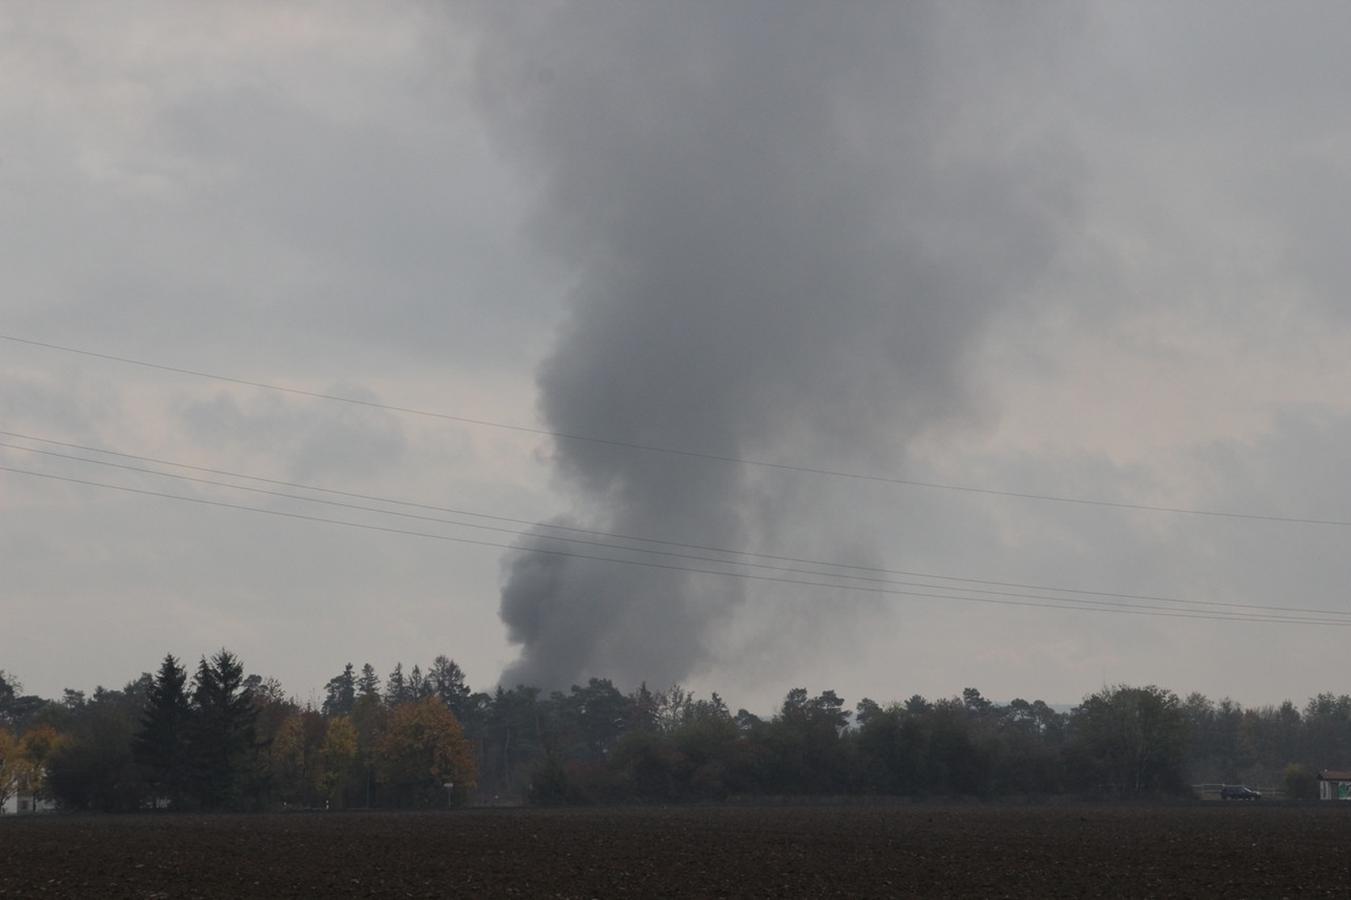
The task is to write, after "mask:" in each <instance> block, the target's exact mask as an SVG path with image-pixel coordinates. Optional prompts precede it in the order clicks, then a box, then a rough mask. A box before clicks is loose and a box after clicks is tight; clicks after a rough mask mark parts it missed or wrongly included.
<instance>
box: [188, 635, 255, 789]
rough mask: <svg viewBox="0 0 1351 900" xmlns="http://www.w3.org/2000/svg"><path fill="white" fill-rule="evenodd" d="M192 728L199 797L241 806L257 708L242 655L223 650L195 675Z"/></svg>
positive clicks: (199, 668) (195, 773)
mask: <svg viewBox="0 0 1351 900" xmlns="http://www.w3.org/2000/svg"><path fill="white" fill-rule="evenodd" d="M192 699H193V707H194V712H195V716H194V727H193V729H192V750H193V754H192V755H193V762H194V764H195V771H194V773H193V775H194V782H195V787H196V794H197V799H198V801H199V802H200V803H201V805H202V806H203V807H206V808H208V809H212V808H217V807H222V806H232V805H238V804H239V803H240V801H241V800H242V796H243V788H244V780H245V777H246V775H247V770H248V766H249V763H250V755H251V753H252V750H253V740H254V735H253V730H254V729H253V724H254V717H255V715H256V709H255V707H254V704H253V697H252V693H251V691H250V690H249V689H248V688H247V687H246V686H245V685H244V667H243V665H241V664H240V662H239V658H238V657H236V656H235V655H234V654H233V653H231V652H230V651H228V650H224V649H222V650H221V651H220V652H219V653H217V654H216V655H215V656H212V657H211V659H210V660H207V659H206V658H205V657H203V658H202V660H201V662H200V663H199V664H198V666H197V674H196V676H195V677H194V678H193V697H192Z"/></svg>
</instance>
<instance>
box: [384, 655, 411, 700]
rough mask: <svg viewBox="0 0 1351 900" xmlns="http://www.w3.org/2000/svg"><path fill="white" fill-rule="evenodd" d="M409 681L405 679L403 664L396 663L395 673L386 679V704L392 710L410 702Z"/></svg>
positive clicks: (391, 673)
mask: <svg viewBox="0 0 1351 900" xmlns="http://www.w3.org/2000/svg"><path fill="white" fill-rule="evenodd" d="M408 699H409V697H408V681H407V679H405V678H404V677H403V663H401V662H399V663H395V664H394V671H393V672H390V673H389V678H387V679H385V703H386V704H387V705H388V706H389V707H390V708H391V709H392V708H393V707H395V706H398V705H399V704H400V703H406V702H407V701H408Z"/></svg>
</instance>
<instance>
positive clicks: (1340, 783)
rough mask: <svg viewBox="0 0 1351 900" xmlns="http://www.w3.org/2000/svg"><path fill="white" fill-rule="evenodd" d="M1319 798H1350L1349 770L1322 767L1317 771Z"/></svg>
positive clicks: (1350, 774)
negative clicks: (1322, 768)
mask: <svg viewBox="0 0 1351 900" xmlns="http://www.w3.org/2000/svg"><path fill="white" fill-rule="evenodd" d="M1318 799H1319V800H1351V772H1346V771H1341V770H1337V769H1324V770H1323V771H1321V772H1319V773H1318Z"/></svg>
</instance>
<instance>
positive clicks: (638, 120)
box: [474, 0, 1072, 687]
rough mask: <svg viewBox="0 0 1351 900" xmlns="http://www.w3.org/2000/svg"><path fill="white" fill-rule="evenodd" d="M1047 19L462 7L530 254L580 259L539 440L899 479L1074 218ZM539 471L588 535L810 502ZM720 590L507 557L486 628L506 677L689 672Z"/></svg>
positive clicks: (671, 465) (791, 8) (585, 451)
mask: <svg viewBox="0 0 1351 900" xmlns="http://www.w3.org/2000/svg"><path fill="white" fill-rule="evenodd" d="M1061 13H1062V11H1061V10H1059V9H1057V8H1055V7H1051V6H1048V5H1045V4H1042V5H1039V6H1037V7H1036V8H1035V9H1031V10H1030V9H1029V8H1027V7H1026V6H1022V5H1019V6H1018V7H1017V9H1015V8H1014V6H1013V5H1003V4H988V5H976V4H946V3H944V4H937V3H935V4H917V3H892V2H887V3H864V2H856V3H855V2H851V3H821V2H815V0H812V2H803V3H793V2H785V0H768V2H751V0H737V2H727V3H724V2H716V3H699V2H690V3H641V2H619V3H576V4H566V5H562V6H543V5H538V4H529V5H528V6H520V5H517V4H492V5H491V6H487V7H484V8H483V9H482V10H481V11H480V14H479V16H478V17H477V21H476V22H475V23H474V25H475V27H476V28H477V29H478V30H479V32H480V39H481V42H482V43H481V47H480V52H481V70H480V75H481V78H482V89H483V96H484V107H485V109H486V110H487V114H488V116H489V119H490V121H491V123H492V125H493V127H494V130H495V134H496V136H497V138H498V139H499V141H500V143H501V146H502V147H504V148H506V149H507V152H509V153H511V154H513V155H514V156H515V158H516V159H517V161H519V162H520V163H521V164H522V166H523V169H522V170H523V171H525V172H528V173H529V175H530V176H531V177H534V178H537V179H538V183H539V184H540V185H541V190H542V196H543V199H542V204H541V209H540V213H539V218H538V222H537V228H538V234H539V236H540V238H541V240H542V242H543V243H544V244H545V245H546V247H547V248H548V249H550V250H551V251H553V252H555V253H557V254H559V255H560V256H561V257H563V258H564V259H565V260H566V261H567V262H568V263H570V264H572V265H573V266H575V271H576V282H575V285H574V288H573V290H572V292H571V297H570V304H571V315H570V318H569V319H568V320H567V322H566V324H565V325H564V327H563V328H562V330H561V333H560V334H559V335H558V338H557V343H556V345H555V347H554V349H553V352H552V354H551V355H550V357H549V358H548V359H547V361H546V362H545V363H544V364H543V366H542V367H541V369H540V371H539V376H538V382H539V390H540V404H541V409H542V413H543V417H544V420H545V421H546V422H547V423H548V425H549V427H551V428H553V429H556V430H559V431H563V432H571V433H577V434H592V435H599V436H605V437H609V438H613V439H617V440H621V441H630V442H635V443H642V444H652V445H661V446H671V447H680V448H689V449H694V450H700V451H706V452H710V453H717V454H723V455H734V456H741V457H753V458H761V459H773V460H782V461H794V462H798V461H803V460H806V461H810V462H814V463H821V464H830V465H832V466H837V467H838V466H841V465H843V464H850V463H853V464H857V465H860V466H866V467H868V468H871V469H874V470H884V471H892V472H896V471H900V467H903V466H904V462H905V450H906V446H907V443H908V441H909V440H910V439H912V438H913V437H914V436H915V435H916V434H918V433H919V432H921V431H922V430H923V429H925V428H926V427H930V426H932V425H934V424H935V423H937V422H940V421H943V420H946V419H947V418H949V417H953V416H961V415H964V414H967V413H969V411H970V398H969V396H968V392H967V390H966V388H965V385H964V382H963V359H964V354H966V353H967V352H968V351H969V350H970V348H971V346H972V344H973V342H974V339H975V338H977V337H978V336H979V335H980V332H981V330H982V328H983V327H984V326H985V325H986V324H987V323H988V322H989V321H990V320H991V317H992V314H993V313H995V312H997V311H999V310H1001V309H1003V308H1005V307H1006V306H1007V305H1008V304H1009V303H1010V302H1012V301H1014V300H1016V299H1017V297H1018V296H1019V295H1020V293H1022V292H1024V291H1025V290H1026V289H1027V288H1028V286H1029V285H1030V284H1031V283H1032V281H1033V279H1034V278H1035V277H1036V276H1037V274H1038V273H1039V272H1040V271H1041V270H1042V269H1043V268H1044V267H1045V265H1046V263H1047V261H1048V259H1049V258H1050V254H1051V252H1052V250H1053V248H1054V246H1055V244H1056V239H1057V238H1056V233H1057V231H1058V229H1059V228H1061V227H1063V225H1062V223H1063V222H1064V220H1065V219H1066V216H1067V213H1068V212H1069V209H1070V207H1071V205H1072V204H1071V199H1072V198H1071V196H1070V192H1069V191H1068V190H1067V187H1066V182H1067V173H1068V172H1069V171H1070V169H1071V168H1072V167H1071V166H1068V165H1067V164H1066V157H1067V154H1066V153H1065V152H1064V150H1063V149H1062V148H1060V147H1059V146H1058V145H1057V143H1056V142H1055V141H1054V136H1053V135H1050V134H1048V130H1047V129H1046V128H1045V127H1043V126H1042V125H1041V124H1040V123H1041V122H1042V121H1043V120H1044V118H1045V115H1046V110H1045V109H1044V108H1043V107H1044V104H1045V103H1046V102H1047V101H1045V100H1044V99H1043V98H1044V97H1046V96H1047V91H1048V88H1049V87H1050V86H1051V85H1052V84H1053V82H1054V76H1055V71H1054V69H1055V64H1054V62H1053V61H1054V59H1055V52H1054V50H1055V47H1056V46H1057V45H1059V44H1060V43H1062V41H1061V40H1060V39H1059V37H1058V36H1057V34H1056V30H1057V29H1058V28H1062V27H1063V22H1062V21H1061ZM555 465H556V467H557V474H558V476H559V478H560V479H561V480H562V482H563V483H564V484H565V485H566V486H567V487H568V488H569V489H570V491H571V492H572V494H573V496H574V498H575V508H574V510H573V512H572V513H571V514H570V515H569V516H568V517H566V519H565V520H566V521H568V522H573V523H581V524H583V525H585V526H586V527H592V528H602V529H605V530H607V531H615V532H622V533H631V534H638V535H647V536H654V537H661V538H668V539H673V540H678V541H689V542H694V543H699V544H705V545H718V546H733V547H737V546H742V547H745V546H752V545H753V546H755V547H776V543H775V536H776V534H778V533H780V530H779V527H778V523H779V521H780V518H779V517H780V516H782V515H784V512H785V505H787V507H788V508H789V510H790V511H791V510H793V507H794V506H795V505H796V506H798V507H799V508H797V509H796V510H795V512H796V513H797V514H799V515H801V516H806V515H811V514H813V512H814V511H813V510H812V509H803V508H800V507H801V505H802V504H801V503H795V502H787V503H786V501H785V498H791V497H792V496H794V494H793V488H792V487H791V485H789V484H787V482H786V481H776V480H774V479H775V476H771V475H765V474H764V473H763V472H755V471H751V470H749V469H746V468H741V467H737V466H733V465H726V464H721V463H713V462H708V461H701V460H696V459H689V458H681V457H673V456H667V455H661V454H652V453H643V452H637V451H632V450H624V449H618V448H612V447H605V446H601V445H595V444H586V443H577V442H569V441H559V442H557V446H556V450H555ZM766 498H768V499H766ZM771 511H772V512H771ZM830 529H831V523H830V522H828V521H825V522H822V523H821V529H820V530H821V532H822V536H821V538H820V539H821V540H822V541H823V542H826V545H827V546H829V544H828V542H829V535H828V532H829V531H830ZM788 549H791V548H788ZM836 549H838V550H841V551H843V550H845V549H850V550H854V551H857V550H858V548H836ZM853 555H855V556H857V555H858V553H857V552H855V553H854V554H853ZM745 590H747V587H746V585H744V584H741V583H737V582H734V581H729V580H723V579H716V578H712V577H709V576H698V575H687V574H682V573H677V572H668V571H654V570H644V569H635V568H629V567H622V566H606V565H604V564H600V563H591V562H586V561H581V560H571V559H564V558H557V557H541V556H534V555H529V554H518V555H515V556H513V557H510V558H509V559H508V560H507V561H506V564H505V583H504V586H503V588H502V605H501V615H502V618H503V620H504V621H505V622H506V624H507V626H508V628H509V632H510V636H511V639H512V640H513V641H515V642H517V643H519V644H520V646H521V656H520V659H519V661H518V662H517V663H516V664H515V665H514V666H512V667H511V668H510V669H509V670H508V671H507V672H506V673H505V675H504V677H503V681H504V682H506V683H516V682H529V683H534V684H541V685H544V686H548V687H554V686H562V685H566V684H568V683H570V682H572V681H574V680H577V679H579V678H582V677H585V676H587V675H607V676H610V677H614V678H616V679H617V680H619V681H620V682H621V683H624V682H626V681H627V682H636V681H637V680H638V679H647V680H648V681H650V682H655V683H665V682H668V681H670V680H672V679H676V678H681V677H684V676H686V675H688V674H690V673H691V672H692V671H693V670H695V669H697V668H698V667H699V666H700V665H701V664H702V663H704V662H706V660H707V656H708V653H709V641H710V637H711V635H712V632H713V629H714V628H715V626H716V625H718V624H719V623H721V622H724V621H726V616H727V614H728V613H729V612H730V611H732V610H734V609H735V608H736V607H737V605H738V604H739V603H740V602H741V601H742V600H743V593H744V591H745Z"/></svg>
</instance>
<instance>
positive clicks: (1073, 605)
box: [0, 465, 1351, 627]
mask: <svg viewBox="0 0 1351 900" xmlns="http://www.w3.org/2000/svg"><path fill="white" fill-rule="evenodd" d="M0 471H3V472H11V473H13V474H16V475H25V476H29V477H33V478H44V479H48V480H52V481H58V482H65V483H69V484H78V485H83V486H87V487H97V488H104V489H108V490H114V491H121V492H124V493H129V494H137V495H141V496H146V497H158V498H162V499H166V500H176V501H179V502H183V503H194V504H198V505H202V506H213V507H219V508H222V509H232V510H238V511H243V512H253V513H259V514H262V515H269V516H277V517H281V518H287V519H295V520H298V521H305V522H318V523H324V524H328V525H338V526H342V527H345V528H354V529H361V530H366V531H376V532H382V533H386V534H395V535H403V536H408V537H420V538H427V539H430V540H437V541H446V542H450V543H456V544H466V545H471V546H478V547H491V548H495V549H499V550H512V551H517V552H521V553H534V554H542V555H547V556H555V557H564V558H571V559H583V560H590V561H595V562H603V563H610V564H615V565H626V566H640V567H643V568H651V569H663V570H667V571H674V572H685V573H691V574H702V575H714V576H721V577H724V578H737V579H741V580H744V581H757V582H767V583H773V584H788V585H799V586H803V587H816V588H825V589H827V590H835V591H850V592H854V593H867V594H880V595H886V596H898V597H914V598H919V599H925V600H940V601H953V600H957V601H961V602H964V603H984V604H989V605H995V606H1019V607H1031V608H1038V609H1060V610H1071V611H1080V612H1102V613H1114V614H1118V615H1140V616H1152V617H1157V618H1172V619H1200V620H1207V621H1221V622H1250V623H1265V624H1282V625H1324V626H1332V627H1341V626H1351V621H1348V620H1345V619H1317V618H1307V617H1297V616H1274V615H1271V616H1268V615H1248V614H1240V613H1232V614H1229V613H1219V612H1209V611H1200V610H1196V611H1180V610H1176V609H1168V610H1156V609H1153V608H1143V607H1140V606H1135V605H1129V604H1122V605H1121V606H1107V605H1094V606H1089V605H1084V604H1086V603H1087V601H1078V600H1075V599H1073V598H1055V599H1056V602H1054V603H1042V602H1036V601H1032V600H1013V599H996V598H992V597H964V596H951V595H940V594H928V593H921V592H918V591H906V590H896V589H894V588H885V587H868V586H864V585H851V584H835V583H830V582H819V581H804V580H800V579H795V578H780V577H776V576H772V575H756V574H752V573H748V572H727V571H720V570H717V569H701V568H696V567H692V566H679V565H673V564H668V563H660V562H652V561H649V560H635V559H622V558H617V557H612V556H597V555H594V554H588V553H577V552H573V551H568V550H554V549H549V548H544V547H529V546H520V545H516V544H503V543H498V542H495V541H484V540H478V539H475V538H465V537H458V536H453V535H446V534H436V533H433V532H426V531H414V530H412V529H405V528H393V527H390V526H386V525H376V524H372V523H368V522H353V521H349V520H345V519H330V518H326V517H323V516H311V515H307V514H304V513H296V512H289V511H286V510H278V509H266V508H264V507H259V506H248V505H246V504H240V503H228V502H225V501H222V500H212V499H208V498H205V497H187V496H183V495H180V494H170V493H166V492H163V491H152V490H147V489H145V488H136V487H130V486H128V485H119V484H109V483H107V482H102V481H91V480H87V479H83V478H72V477H70V476H66V475H56V474H53V473H50V472H36V471H33V470H31V469H20V468H17V467H14V466H5V465H0Z"/></svg>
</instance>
